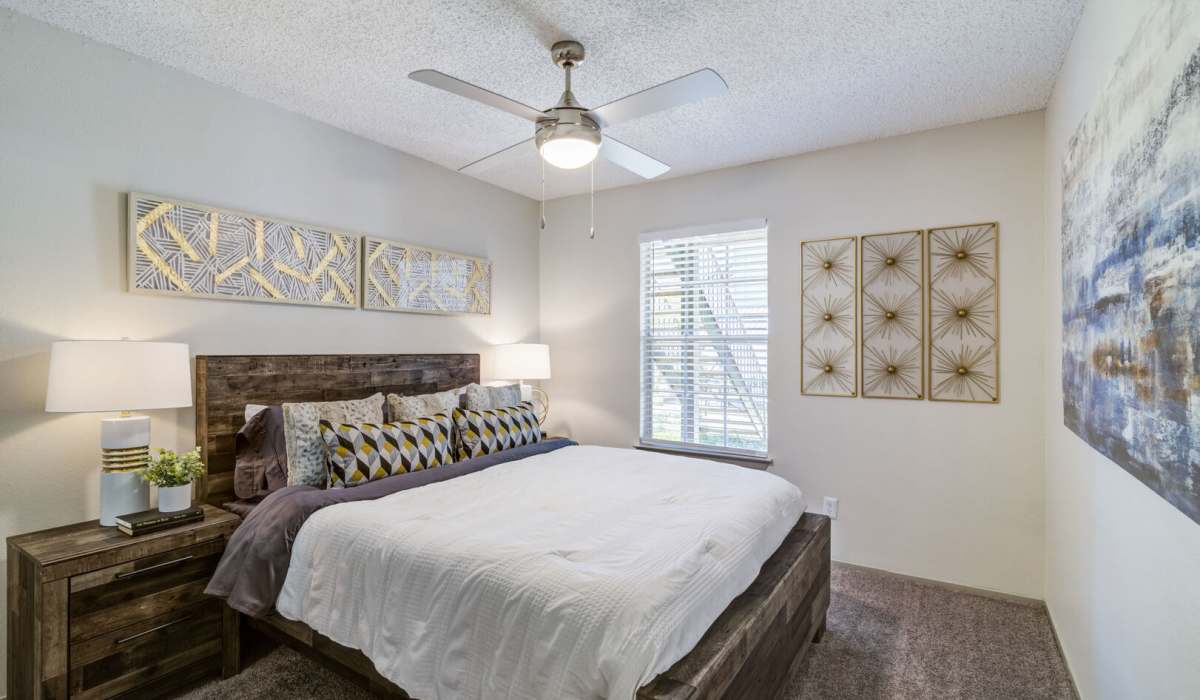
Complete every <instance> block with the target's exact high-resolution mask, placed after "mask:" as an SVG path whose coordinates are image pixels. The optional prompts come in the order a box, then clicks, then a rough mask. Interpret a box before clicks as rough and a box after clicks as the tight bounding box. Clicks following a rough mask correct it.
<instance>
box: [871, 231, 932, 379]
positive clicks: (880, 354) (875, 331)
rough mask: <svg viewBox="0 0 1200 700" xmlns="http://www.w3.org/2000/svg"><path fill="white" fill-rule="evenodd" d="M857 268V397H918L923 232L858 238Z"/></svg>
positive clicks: (922, 353) (922, 343) (922, 331)
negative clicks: (859, 371) (859, 363)
mask: <svg viewBox="0 0 1200 700" xmlns="http://www.w3.org/2000/svg"><path fill="white" fill-rule="evenodd" d="M859 270H860V276H861V278H862V284H861V298H860V302H859V314H860V316H859V331H860V336H861V338H862V381H861V387H862V395H863V398H870V399H911V400H919V399H923V398H924V397H925V313H924V306H925V305H924V301H923V299H922V291H923V290H924V288H925V237H924V232H923V231H900V232H898V233H879V234H872V235H866V236H862V237H861V238H860V240H859Z"/></svg>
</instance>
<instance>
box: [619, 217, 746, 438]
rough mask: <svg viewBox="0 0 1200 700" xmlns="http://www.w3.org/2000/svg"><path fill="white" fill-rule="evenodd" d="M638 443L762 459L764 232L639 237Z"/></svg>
mask: <svg viewBox="0 0 1200 700" xmlns="http://www.w3.org/2000/svg"><path fill="white" fill-rule="evenodd" d="M641 281H642V290H641V302H642V306H641V328H642V333H641V342H642V347H641V356H642V358H641V372H642V377H641V379H642V416H641V417H642V421H641V425H642V429H641V432H642V434H641V441H642V443H644V444H647V445H657V446H662V447H684V448H687V447H691V448H702V449H706V450H718V451H730V452H734V453H744V454H751V455H755V456H765V455H766V452H767V229H766V222H764V221H762V220H758V221H756V222H743V223H741V224H733V225H729V226H724V227H720V226H718V227H705V229H693V230H691V231H676V232H671V233H663V234H644V235H643V237H642V242H641Z"/></svg>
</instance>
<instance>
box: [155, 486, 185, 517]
mask: <svg viewBox="0 0 1200 700" xmlns="http://www.w3.org/2000/svg"><path fill="white" fill-rule="evenodd" d="M191 507H192V485H191V484H184V485H183V486H160V487H158V510H159V511H160V512H163V513H174V512H175V511H177V510H187V509H188V508H191Z"/></svg>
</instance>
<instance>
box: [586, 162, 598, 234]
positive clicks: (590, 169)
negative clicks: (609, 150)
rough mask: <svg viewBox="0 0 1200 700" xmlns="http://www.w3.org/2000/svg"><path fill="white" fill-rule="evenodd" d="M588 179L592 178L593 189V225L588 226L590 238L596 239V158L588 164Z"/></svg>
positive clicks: (591, 187)
mask: <svg viewBox="0 0 1200 700" xmlns="http://www.w3.org/2000/svg"><path fill="white" fill-rule="evenodd" d="M588 180H590V187H589V189H590V190H591V208H592V214H591V217H592V221H591V225H590V226H589V227H588V238H590V239H594V238H595V237H596V161H595V160H594V159H593V160H592V163H591V165H589V166H588Z"/></svg>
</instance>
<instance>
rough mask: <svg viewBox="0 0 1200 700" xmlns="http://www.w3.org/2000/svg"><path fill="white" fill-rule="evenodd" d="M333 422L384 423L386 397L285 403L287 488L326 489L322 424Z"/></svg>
mask: <svg viewBox="0 0 1200 700" xmlns="http://www.w3.org/2000/svg"><path fill="white" fill-rule="evenodd" d="M323 420H327V421H330V422H331V423H382V422H383V394H375V395H374V396H369V397H367V398H365V399H358V400H356V401H311V402H307V403H285V404H283V436H284V440H285V441H286V443H287V461H288V486H297V485H300V484H308V485H310V486H317V487H320V488H324V487H325V484H326V483H327V482H328V480H329V474H328V471H327V470H326V468H325V441H324V440H322V439H321V427H320V424H321V421H323Z"/></svg>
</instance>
